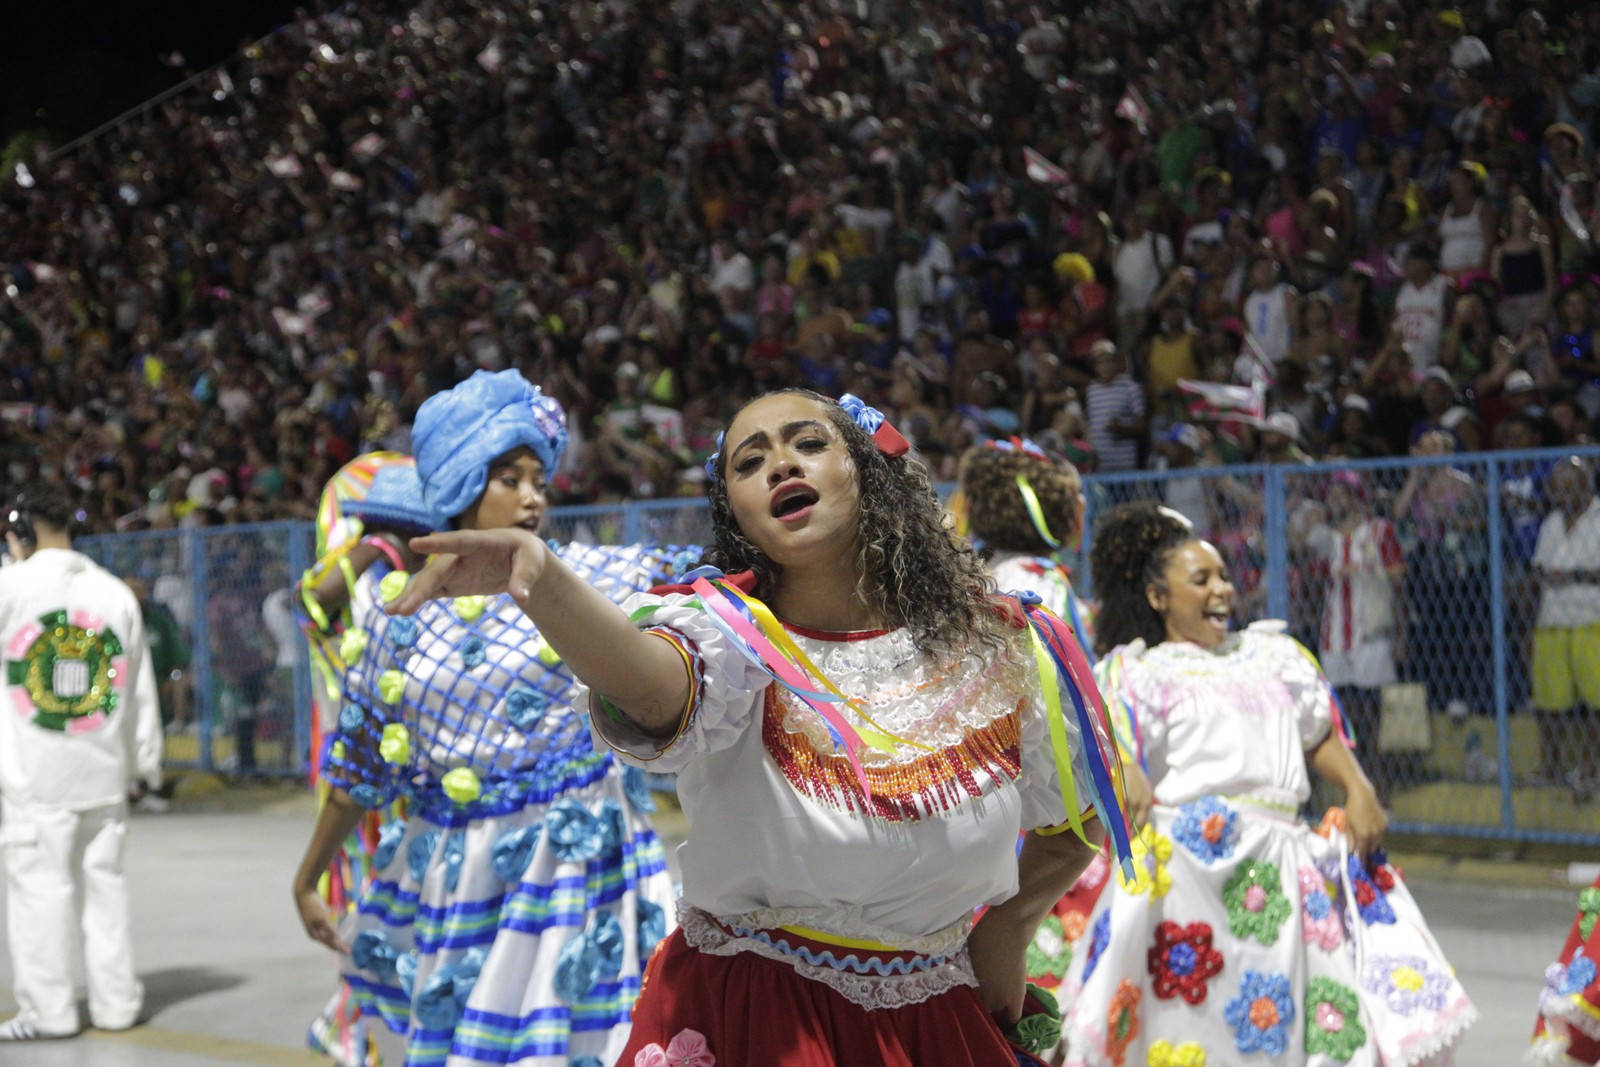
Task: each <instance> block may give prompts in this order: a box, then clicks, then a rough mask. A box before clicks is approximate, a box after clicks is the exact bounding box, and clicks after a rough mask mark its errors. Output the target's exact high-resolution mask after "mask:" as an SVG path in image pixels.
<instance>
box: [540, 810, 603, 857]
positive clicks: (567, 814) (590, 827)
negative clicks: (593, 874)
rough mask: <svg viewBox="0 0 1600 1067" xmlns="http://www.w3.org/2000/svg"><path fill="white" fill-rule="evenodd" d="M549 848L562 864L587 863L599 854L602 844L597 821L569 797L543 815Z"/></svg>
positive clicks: (598, 821)
mask: <svg viewBox="0 0 1600 1067" xmlns="http://www.w3.org/2000/svg"><path fill="white" fill-rule="evenodd" d="M545 833H546V834H548V835H549V838H550V847H551V848H552V849H553V850H554V852H555V854H556V856H557V857H558V858H560V859H561V861H562V862H564V863H587V862H588V861H589V860H592V859H594V858H595V857H596V856H598V855H600V849H601V847H602V845H603V842H602V837H601V830H600V820H599V819H596V818H595V817H594V815H593V814H591V813H590V811H589V809H588V808H586V807H584V806H583V805H582V804H581V803H579V802H578V801H576V800H574V799H572V798H571V797H564V798H562V799H561V800H558V801H556V802H555V803H554V804H552V805H550V810H549V812H548V814H546V816H545Z"/></svg>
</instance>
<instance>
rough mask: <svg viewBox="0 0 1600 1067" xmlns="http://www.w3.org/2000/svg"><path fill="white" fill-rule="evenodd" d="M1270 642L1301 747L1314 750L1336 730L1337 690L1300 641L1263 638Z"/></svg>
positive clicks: (1277, 635) (1281, 636)
mask: <svg viewBox="0 0 1600 1067" xmlns="http://www.w3.org/2000/svg"><path fill="white" fill-rule="evenodd" d="M1262 637H1263V640H1267V641H1270V642H1271V643H1272V645H1273V653H1274V655H1275V657H1276V658H1277V659H1278V661H1279V664H1280V667H1279V672H1280V673H1279V677H1280V678H1282V679H1283V684H1284V687H1285V688H1286V689H1288V691H1289V703H1290V706H1291V707H1292V708H1293V709H1294V719H1295V726H1296V728H1297V729H1298V730H1299V731H1300V747H1301V748H1303V749H1305V750H1307V751H1310V750H1311V749H1313V748H1316V747H1317V746H1318V745H1320V744H1322V742H1323V741H1324V740H1325V739H1326V738H1327V736H1328V731H1329V730H1331V729H1332V728H1333V700H1334V697H1333V688H1332V687H1331V686H1330V685H1328V679H1327V678H1325V677H1324V676H1323V674H1322V668H1321V666H1319V665H1318V663H1317V660H1316V657H1315V656H1313V655H1312V654H1311V653H1310V652H1309V651H1308V650H1307V649H1306V648H1305V646H1303V645H1302V644H1300V642H1298V641H1296V640H1295V639H1294V638H1292V637H1290V636H1288V635H1287V634H1273V635H1262Z"/></svg>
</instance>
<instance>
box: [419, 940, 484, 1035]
mask: <svg viewBox="0 0 1600 1067" xmlns="http://www.w3.org/2000/svg"><path fill="white" fill-rule="evenodd" d="M483 960H484V953H483V950H482V949H478V948H475V949H472V950H470V951H468V952H467V953H466V954H465V955H463V956H462V957H461V958H460V959H458V960H456V961H454V962H453V963H447V964H445V965H444V966H443V967H440V968H439V969H438V970H436V971H434V972H433V973H432V974H430V975H429V976H428V980H427V981H426V982H424V983H422V990H421V992H419V993H418V994H417V995H416V998H415V999H414V1000H413V1001H412V1004H411V1011H412V1013H413V1014H414V1015H415V1016H416V1017H417V1021H418V1022H419V1023H421V1024H422V1025H423V1026H424V1027H426V1028H427V1029H429V1030H449V1029H452V1028H453V1027H454V1026H455V1025H456V1022H457V1021H458V1020H459V1019H460V1018H461V1013H462V1012H463V1011H464V1010H465V1009H466V1005H467V998H468V997H469V996H471V995H472V987H473V986H475V985H477V984H478V973H479V972H480V971H482V970H483Z"/></svg>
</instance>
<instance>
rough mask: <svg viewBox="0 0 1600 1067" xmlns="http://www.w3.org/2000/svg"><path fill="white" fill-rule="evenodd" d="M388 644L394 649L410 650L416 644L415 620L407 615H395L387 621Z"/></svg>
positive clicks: (386, 635)
mask: <svg viewBox="0 0 1600 1067" xmlns="http://www.w3.org/2000/svg"><path fill="white" fill-rule="evenodd" d="M384 636H385V637H386V638H388V641H389V644H391V645H393V646H394V647H395V648H410V647H411V646H412V645H414V644H416V643H417V620H416V619H413V618H412V617H411V616H409V615H396V616H395V617H394V618H392V619H390V620H389V630H388V633H386V634H385V635H384Z"/></svg>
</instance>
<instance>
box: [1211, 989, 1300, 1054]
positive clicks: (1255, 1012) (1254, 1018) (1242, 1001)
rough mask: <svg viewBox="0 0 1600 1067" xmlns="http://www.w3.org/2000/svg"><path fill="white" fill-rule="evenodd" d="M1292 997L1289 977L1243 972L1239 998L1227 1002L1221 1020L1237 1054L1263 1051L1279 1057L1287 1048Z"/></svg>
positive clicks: (1292, 1008) (1292, 1010) (1293, 1014)
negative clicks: (1227, 1030)
mask: <svg viewBox="0 0 1600 1067" xmlns="http://www.w3.org/2000/svg"><path fill="white" fill-rule="evenodd" d="M1294 1017H1295V1013H1294V997H1293V996H1292V995H1291V994H1290V992H1289V978H1288V976H1287V975H1282V974H1263V973H1262V972H1260V971H1245V972H1244V980H1243V981H1242V982H1240V983H1239V995H1238V996H1236V997H1234V998H1233V999H1232V1000H1230V1001H1228V1004H1227V1007H1226V1008H1225V1009H1224V1010H1223V1018H1224V1019H1226V1020H1227V1023H1228V1025H1229V1026H1231V1027H1233V1043H1234V1044H1235V1045H1237V1046H1238V1047H1239V1051H1240V1052H1265V1053H1266V1054H1267V1055H1269V1056H1281V1055H1283V1053H1284V1051H1285V1050H1286V1049H1288V1047H1289V1028H1290V1025H1291V1024H1292V1023H1293V1022H1294Z"/></svg>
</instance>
